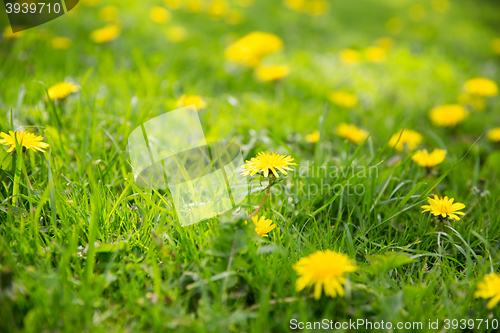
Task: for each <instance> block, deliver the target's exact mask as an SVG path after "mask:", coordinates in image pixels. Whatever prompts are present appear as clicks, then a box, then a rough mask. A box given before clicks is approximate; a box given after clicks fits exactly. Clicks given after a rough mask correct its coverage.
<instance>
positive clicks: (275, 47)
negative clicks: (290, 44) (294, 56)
mask: <svg viewBox="0 0 500 333" xmlns="http://www.w3.org/2000/svg"><path fill="white" fill-rule="evenodd" d="M282 48H283V42H282V40H281V39H280V38H279V37H278V36H276V35H274V34H271V33H267V32H260V31H255V32H252V33H250V34H248V35H246V36H244V37H243V38H241V39H239V40H237V41H236V42H234V43H233V44H231V45H230V46H229V47H228V48H226V51H225V57H226V59H228V60H230V61H233V62H237V63H240V64H243V65H245V66H248V67H257V66H258V65H259V64H260V62H261V61H262V58H264V57H265V56H267V55H270V54H272V53H274V52H276V51H279V50H281V49H282Z"/></svg>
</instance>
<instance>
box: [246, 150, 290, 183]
mask: <svg viewBox="0 0 500 333" xmlns="http://www.w3.org/2000/svg"><path fill="white" fill-rule="evenodd" d="M292 161H293V158H292V157H290V156H286V155H280V154H278V153H270V152H268V151H266V152H265V153H263V152H260V153H258V154H257V157H252V158H251V159H250V161H246V162H245V165H243V168H244V169H245V170H244V171H243V172H242V173H241V175H242V176H248V175H250V176H253V175H255V174H256V173H258V172H262V173H263V175H264V177H266V178H267V177H268V176H269V172H271V173H272V175H274V177H276V178H279V175H278V172H277V171H280V172H281V173H282V174H284V175H286V174H287V173H286V170H292V169H291V168H289V166H290V165H297V164H295V163H292Z"/></svg>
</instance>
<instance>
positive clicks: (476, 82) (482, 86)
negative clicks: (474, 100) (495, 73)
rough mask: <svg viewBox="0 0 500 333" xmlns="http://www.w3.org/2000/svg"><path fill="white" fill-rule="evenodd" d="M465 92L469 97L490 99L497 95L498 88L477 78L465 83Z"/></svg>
mask: <svg viewBox="0 0 500 333" xmlns="http://www.w3.org/2000/svg"><path fill="white" fill-rule="evenodd" d="M465 91H466V92H467V93H468V94H471V95H476V96H483V97H490V96H496V95H498V86H497V84H496V83H495V82H494V81H492V80H489V79H486V78H482V77H478V78H474V79H470V80H468V81H467V82H465Z"/></svg>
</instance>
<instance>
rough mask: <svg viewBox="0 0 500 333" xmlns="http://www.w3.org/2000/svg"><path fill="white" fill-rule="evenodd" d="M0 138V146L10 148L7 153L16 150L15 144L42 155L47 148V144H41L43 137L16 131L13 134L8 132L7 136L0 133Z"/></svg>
mask: <svg viewBox="0 0 500 333" xmlns="http://www.w3.org/2000/svg"><path fill="white" fill-rule="evenodd" d="M0 136H1V137H2V139H0V144H2V145H4V146H10V148H9V149H8V150H7V152H8V153H10V152H11V151H13V150H14V149H16V145H17V144H19V145H21V146H22V147H24V148H26V149H31V150H33V151H41V152H42V153H44V152H45V150H44V149H45V148H47V147H48V146H49V144H48V143H45V142H42V140H43V136H38V135H35V134H33V133H30V132H21V131H17V132H15V133H14V132H13V131H9V134H7V133H4V132H2V133H0ZM16 141H17V144H16Z"/></svg>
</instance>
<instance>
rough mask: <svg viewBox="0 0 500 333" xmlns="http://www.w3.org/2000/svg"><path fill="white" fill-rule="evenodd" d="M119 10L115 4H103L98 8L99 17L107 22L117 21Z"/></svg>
mask: <svg viewBox="0 0 500 333" xmlns="http://www.w3.org/2000/svg"><path fill="white" fill-rule="evenodd" d="M119 14H120V11H119V10H118V8H117V7H115V6H111V5H109V6H104V7H102V8H101V9H100V10H99V13H98V15H99V18H100V19H101V20H103V21H106V22H109V23H117V22H118V15H119Z"/></svg>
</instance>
